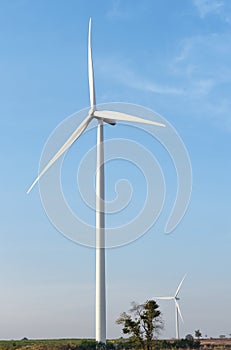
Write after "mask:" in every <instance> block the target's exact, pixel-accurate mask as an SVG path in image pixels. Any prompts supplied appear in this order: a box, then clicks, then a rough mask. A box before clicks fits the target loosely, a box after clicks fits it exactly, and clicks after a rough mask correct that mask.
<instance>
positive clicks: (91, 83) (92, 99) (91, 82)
mask: <svg viewBox="0 0 231 350" xmlns="http://www.w3.org/2000/svg"><path fill="white" fill-rule="evenodd" d="M88 81H89V92H90V102H91V109H92V110H94V109H95V82H94V70H93V61H92V50H91V18H90V20H89V31H88Z"/></svg>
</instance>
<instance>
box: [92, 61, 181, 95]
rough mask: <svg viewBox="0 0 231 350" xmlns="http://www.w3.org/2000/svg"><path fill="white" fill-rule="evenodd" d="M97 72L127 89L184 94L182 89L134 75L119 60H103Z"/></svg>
mask: <svg viewBox="0 0 231 350" xmlns="http://www.w3.org/2000/svg"><path fill="white" fill-rule="evenodd" d="M97 70H98V71H100V72H101V74H103V75H104V76H109V77H110V79H113V80H114V81H117V82H119V83H120V84H123V85H124V86H127V87H129V88H133V89H138V90H141V91H147V92H152V93H156V94H183V93H184V91H183V89H181V88H176V87H174V86H166V85H162V84H158V83H155V82H154V80H155V79H154V78H153V79H152V80H151V79H148V78H146V77H142V76H140V75H138V74H136V73H135V72H134V71H132V69H131V68H129V64H128V63H126V62H123V63H122V60H121V58H118V61H115V59H110V58H108V59H107V60H105V59H104V60H103V61H101V62H100V64H98V67H97Z"/></svg>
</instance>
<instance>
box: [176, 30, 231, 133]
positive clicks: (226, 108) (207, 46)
mask: <svg viewBox="0 0 231 350" xmlns="http://www.w3.org/2000/svg"><path fill="white" fill-rule="evenodd" d="M230 62H231V34H230V33H229V32H227V33H222V34H218V33H217V34H209V35H206V36H195V37H192V38H188V39H185V40H184V41H182V43H181V49H180V50H179V53H178V54H176V57H175V59H173V62H172V63H171V65H170V71H171V72H172V75H173V76H175V77H176V79H177V80H178V81H180V84H181V86H183V87H185V94H184V95H183V96H182V100H183V99H184V98H185V99H186V102H187V103H188V105H190V106H191V107H190V109H191V111H192V112H193V113H195V116H196V115H197V116H202V117H203V118H207V119H208V120H209V121H210V122H211V123H212V124H213V125H216V126H218V127H219V128H222V129H223V130H226V131H231V102H230V96H229V95H230V90H231V67H230ZM182 102H183V101H182Z"/></svg>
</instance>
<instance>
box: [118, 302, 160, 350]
mask: <svg viewBox="0 0 231 350" xmlns="http://www.w3.org/2000/svg"><path fill="white" fill-rule="evenodd" d="M116 323H117V324H121V325H122V326H123V328H122V331H123V333H124V334H128V335H131V336H132V339H133V340H134V342H135V343H136V344H137V345H138V344H139V345H140V346H141V347H142V348H143V349H144V350H145V349H147V350H151V349H152V343H153V340H154V337H155V336H156V335H158V334H159V332H160V330H161V329H162V328H163V323H162V320H161V312H160V310H159V306H158V305H157V303H156V302H155V301H154V300H147V301H146V302H145V303H144V304H137V303H135V302H133V303H132V307H131V309H130V310H129V313H126V312H123V313H122V314H121V315H120V317H119V318H118V319H117V321H116Z"/></svg>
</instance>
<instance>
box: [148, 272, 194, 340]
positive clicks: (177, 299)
mask: <svg viewBox="0 0 231 350" xmlns="http://www.w3.org/2000/svg"><path fill="white" fill-rule="evenodd" d="M186 275H187V274H185V275H184V277H183V278H182V280H181V282H180V284H179V286H178V287H177V290H176V292H175V294H174V296H171V297H155V299H162V300H174V301H175V319H176V339H179V315H180V318H181V320H182V322H183V323H184V320H183V317H182V313H181V311H180V305H179V303H178V301H179V300H180V298H179V297H178V294H179V292H180V289H181V286H182V283H183V282H184V279H185V277H186Z"/></svg>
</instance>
